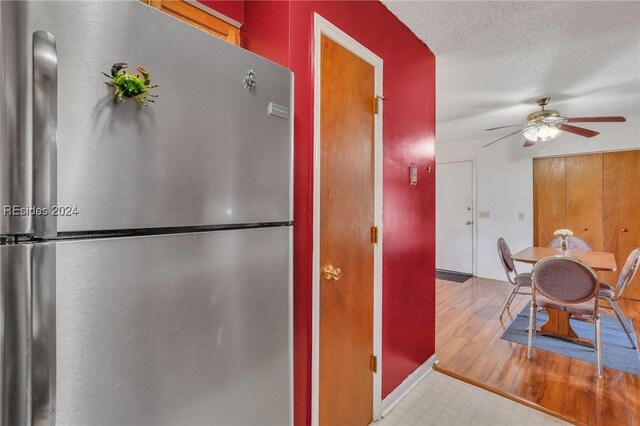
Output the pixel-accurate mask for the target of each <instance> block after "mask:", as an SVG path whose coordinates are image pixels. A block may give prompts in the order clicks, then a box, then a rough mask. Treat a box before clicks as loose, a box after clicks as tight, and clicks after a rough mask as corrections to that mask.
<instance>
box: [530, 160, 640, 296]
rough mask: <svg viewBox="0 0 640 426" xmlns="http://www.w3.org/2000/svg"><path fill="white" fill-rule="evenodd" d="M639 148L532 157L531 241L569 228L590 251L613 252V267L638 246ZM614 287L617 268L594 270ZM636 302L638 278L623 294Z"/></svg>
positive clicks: (549, 237)
mask: <svg viewBox="0 0 640 426" xmlns="http://www.w3.org/2000/svg"><path fill="white" fill-rule="evenodd" d="M639 182H640V151H620V152H605V153H595V154H584V155H572V156H566V157H550V158H537V159H534V160H533V185H534V188H533V205H534V212H533V217H534V245H536V246H547V245H548V244H549V243H550V242H551V240H553V238H554V236H553V231H554V230H556V229H558V228H568V229H571V230H572V231H573V233H574V234H575V235H576V236H578V237H580V238H582V239H584V240H585V241H587V242H588V243H589V245H591V247H592V249H593V250H597V251H607V252H611V253H614V254H615V256H616V262H617V265H618V271H619V270H620V269H621V268H622V266H623V265H624V262H625V261H626V259H627V256H628V255H629V253H630V252H631V250H633V249H634V248H635V247H638V246H640V190H638V189H637V188H636V185H637V184H638V183H639ZM599 276H600V280H601V281H603V282H606V283H609V284H612V285H615V284H616V282H617V280H618V272H602V273H599ZM625 297H628V298H632V299H636V300H640V279H639V278H638V277H636V279H635V280H634V282H633V283H632V284H631V286H630V287H629V288H627V290H626V292H625Z"/></svg>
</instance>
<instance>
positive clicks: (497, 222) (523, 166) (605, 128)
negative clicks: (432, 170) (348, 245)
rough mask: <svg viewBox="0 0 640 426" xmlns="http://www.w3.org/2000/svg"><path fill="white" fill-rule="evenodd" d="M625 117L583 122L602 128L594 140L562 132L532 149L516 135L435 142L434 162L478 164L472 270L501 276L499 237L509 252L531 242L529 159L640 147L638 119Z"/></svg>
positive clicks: (440, 186) (521, 267)
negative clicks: (623, 120) (493, 139)
mask: <svg viewBox="0 0 640 426" xmlns="http://www.w3.org/2000/svg"><path fill="white" fill-rule="evenodd" d="M627 119H628V121H627V122H626V123H607V124H603V123H588V124H589V125H586V124H585V125H584V126H585V127H588V128H590V129H593V130H597V131H600V132H601V134H600V135H599V136H596V137H595V138H593V139H587V138H583V137H580V136H574V135H572V134H568V133H565V134H563V135H561V136H560V137H558V138H557V139H555V140H552V141H549V142H544V143H540V144H537V145H536V146H534V147H532V148H522V143H523V142H524V138H522V137H521V136H517V135H516V136H512V137H510V138H507V139H504V140H502V141H500V142H497V143H495V144H493V145H491V146H489V147H487V148H484V149H482V145H484V144H486V143H488V142H490V141H491V140H490V139H489V140H488V139H486V138H484V139H481V140H473V141H465V142H459V143H447V144H438V143H437V142H436V161H437V163H448V162H452V161H461V160H469V159H473V160H474V161H475V164H476V176H475V178H476V179H475V182H476V188H475V189H476V205H475V206H474V216H475V219H474V221H475V224H476V227H477V228H476V244H475V245H476V247H474V253H475V259H476V275H478V276H480V277H486V278H496V279H504V278H505V276H504V270H503V269H502V265H501V264H500V261H499V259H498V255H497V251H496V241H497V239H498V237H503V238H504V239H505V240H506V241H507V243H508V244H509V246H510V247H511V250H512V251H513V252H516V251H518V250H521V249H523V248H524V247H527V246H530V245H532V243H533V161H532V159H533V158H534V157H546V156H556V155H569V154H578V153H588V152H600V151H616V150H624V149H635V148H640V120H639V119H638V118H633V119H629V117H627ZM505 130H508V129H505ZM493 134H495V135H496V136H495V137H496V139H497V138H498V137H500V136H501V135H500V133H499V132H498V131H496V132H493ZM521 139H522V140H521ZM436 190H437V191H446V190H447V182H436ZM487 210H488V211H489V212H490V218H488V219H484V218H483V219H480V218H479V217H478V212H479V211H487ZM519 212H524V220H518V213H519ZM518 270H519V272H521V271H527V270H529V268H527V267H526V265H523V264H520V265H518Z"/></svg>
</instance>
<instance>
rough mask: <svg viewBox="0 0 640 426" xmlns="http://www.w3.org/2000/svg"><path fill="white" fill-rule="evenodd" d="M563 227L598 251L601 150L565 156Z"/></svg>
mask: <svg viewBox="0 0 640 426" xmlns="http://www.w3.org/2000/svg"><path fill="white" fill-rule="evenodd" d="M566 185H567V189H566V191H567V228H568V229H571V230H572V231H573V234H574V235H575V236H576V237H580V238H582V239H583V240H585V241H586V242H587V243H589V245H590V246H591V249H592V250H594V251H602V248H603V243H604V232H603V224H602V153H598V154H588V155H573V156H570V157H566Z"/></svg>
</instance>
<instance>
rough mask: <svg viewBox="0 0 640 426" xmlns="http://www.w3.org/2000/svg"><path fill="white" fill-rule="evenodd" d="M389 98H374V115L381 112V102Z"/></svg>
mask: <svg viewBox="0 0 640 426" xmlns="http://www.w3.org/2000/svg"><path fill="white" fill-rule="evenodd" d="M386 100H387V98H385V97H383V96H379V95H377V96H376V97H375V98H373V113H374V114H377V113H379V112H380V102H381V101H386Z"/></svg>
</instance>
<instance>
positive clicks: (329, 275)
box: [322, 265, 342, 281]
mask: <svg viewBox="0 0 640 426" xmlns="http://www.w3.org/2000/svg"><path fill="white" fill-rule="evenodd" d="M322 275H324V279H325V280H328V281H331V280H336V281H338V280H339V279H340V277H342V271H341V270H340V268H334V267H333V265H327V266H325V267H324V268H322Z"/></svg>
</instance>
